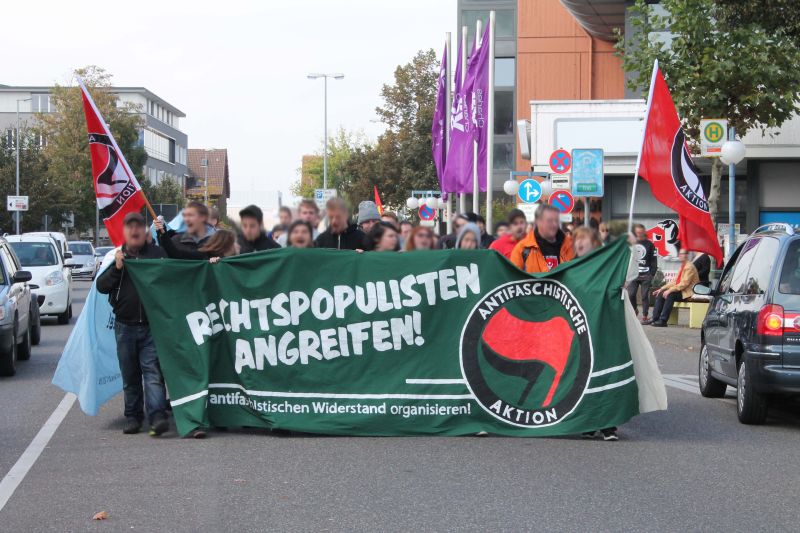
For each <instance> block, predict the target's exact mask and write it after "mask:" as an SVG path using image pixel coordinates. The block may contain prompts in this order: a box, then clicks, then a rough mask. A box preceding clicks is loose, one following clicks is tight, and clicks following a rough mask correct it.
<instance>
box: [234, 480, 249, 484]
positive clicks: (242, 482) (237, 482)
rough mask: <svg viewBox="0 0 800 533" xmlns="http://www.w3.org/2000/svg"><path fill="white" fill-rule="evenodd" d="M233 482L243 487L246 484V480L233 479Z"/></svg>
mask: <svg viewBox="0 0 800 533" xmlns="http://www.w3.org/2000/svg"><path fill="white" fill-rule="evenodd" d="M233 482H234V483H236V484H237V485H244V484H245V483H247V480H246V479H234V480H233Z"/></svg>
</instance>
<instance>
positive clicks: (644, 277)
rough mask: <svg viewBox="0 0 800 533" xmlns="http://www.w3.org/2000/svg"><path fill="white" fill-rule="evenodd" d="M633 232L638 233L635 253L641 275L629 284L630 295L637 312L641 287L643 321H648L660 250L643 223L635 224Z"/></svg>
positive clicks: (634, 248) (634, 310)
mask: <svg viewBox="0 0 800 533" xmlns="http://www.w3.org/2000/svg"><path fill="white" fill-rule="evenodd" d="M633 233H634V234H635V235H636V244H635V245H634V247H633V253H634V254H635V255H636V260H637V267H638V270H639V275H638V276H637V277H636V279H634V280H632V281H631V282H630V283H629V284H628V296H629V297H630V300H631V305H633V312H634V313H636V312H637V306H636V295H637V293H638V292H639V290H640V289H641V295H642V322H643V323H648V322H649V321H648V318H647V313H648V311H649V310H650V286H651V285H652V284H653V277H654V276H655V275H656V270H658V250H656V247H655V245H654V244H653V243H652V242H650V240H649V239H648V238H647V230H646V229H645V227H644V226H643V225H642V224H634V226H633Z"/></svg>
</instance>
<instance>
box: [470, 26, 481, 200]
mask: <svg viewBox="0 0 800 533" xmlns="http://www.w3.org/2000/svg"><path fill="white" fill-rule="evenodd" d="M482 26H483V23H482V22H481V19H478V20H477V21H476V22H475V55H476V56H477V55H478V50H480V48H481V45H482V44H483V43H481V36H482V33H481V30H482V29H483V28H482ZM470 120H471V119H470ZM479 182H480V180H479V177H478V140H477V139H475V138H474V137H473V139H472V212H473V213H475V214H476V215H478V214H480V205H479V203H480V199H481V189H480V185H479Z"/></svg>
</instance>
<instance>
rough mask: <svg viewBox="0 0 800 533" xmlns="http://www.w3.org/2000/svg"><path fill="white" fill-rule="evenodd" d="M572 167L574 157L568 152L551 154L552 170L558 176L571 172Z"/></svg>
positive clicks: (561, 151)
mask: <svg viewBox="0 0 800 533" xmlns="http://www.w3.org/2000/svg"><path fill="white" fill-rule="evenodd" d="M571 167H572V156H571V155H570V153H569V152H567V151H566V150H556V151H555V152H553V153H552V154H550V169H551V170H552V171H553V172H555V173H556V174H564V173H565V172H569V169H570V168H571Z"/></svg>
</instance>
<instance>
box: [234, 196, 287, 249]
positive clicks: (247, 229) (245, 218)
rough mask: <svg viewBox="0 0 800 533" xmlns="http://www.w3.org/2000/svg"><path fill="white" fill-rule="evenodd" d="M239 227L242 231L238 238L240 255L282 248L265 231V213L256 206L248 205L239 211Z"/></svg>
mask: <svg viewBox="0 0 800 533" xmlns="http://www.w3.org/2000/svg"><path fill="white" fill-rule="evenodd" d="M239 226H240V227H241V229H242V231H241V233H239V235H238V236H237V240H238V241H239V247H240V249H241V250H240V253H243V254H247V253H250V252H260V251H262V250H271V249H273V248H280V245H279V244H278V243H277V242H275V241H273V240H272V239H271V238H270V237H269V236H268V235H267V233H266V232H265V231H264V213H262V212H261V209H260V208H259V207H258V206H256V205H248V206H247V207H245V208H244V209H242V210H241V211H239Z"/></svg>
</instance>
